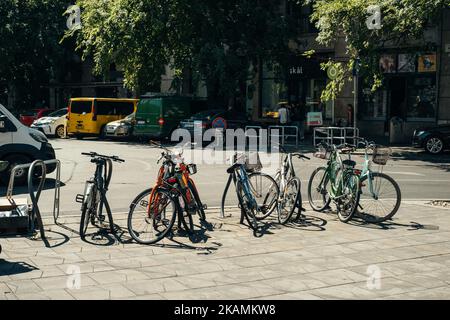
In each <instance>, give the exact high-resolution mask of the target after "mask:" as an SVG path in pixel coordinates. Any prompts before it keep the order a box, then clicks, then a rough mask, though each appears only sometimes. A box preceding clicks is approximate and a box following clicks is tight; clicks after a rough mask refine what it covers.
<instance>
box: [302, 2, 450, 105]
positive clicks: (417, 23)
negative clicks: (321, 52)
mask: <svg viewBox="0 0 450 320" xmlns="http://www.w3.org/2000/svg"><path fill="white" fill-rule="evenodd" d="M307 2H308V3H311V4H312V5H313V15H312V21H313V22H315V23H316V26H317V28H318V29H319V35H318V37H317V41H318V42H319V43H321V44H327V45H328V44H331V43H333V42H334V41H335V39H337V38H338V37H344V38H345V41H346V44H347V54H348V56H349V61H348V62H347V63H339V62H335V61H332V60H330V61H329V62H328V63H324V64H323V66H322V67H323V68H324V69H326V68H328V67H330V66H331V65H334V66H335V67H336V68H337V77H336V79H335V80H333V81H330V82H329V84H328V86H327V88H326V90H325V91H324V92H323V94H322V99H323V100H330V99H334V98H335V97H336V95H337V93H338V92H339V91H340V90H341V89H342V87H343V84H344V83H345V80H346V79H348V78H349V77H351V75H352V72H353V69H354V67H356V64H357V63H358V67H359V68H360V74H361V75H362V77H363V79H364V80H365V81H366V85H369V86H371V87H372V90H376V89H377V88H378V87H379V86H380V85H381V84H382V76H381V74H380V72H379V67H378V61H379V60H378V58H379V53H380V51H381V50H382V49H383V48H385V47H386V46H387V45H390V46H392V45H395V46H402V45H405V44H407V43H408V41H411V40H416V41H417V39H421V38H422V37H423V33H424V30H425V29H426V27H427V26H428V25H429V22H430V21H437V20H436V17H438V15H439V12H440V10H441V9H442V8H443V7H444V6H448V5H450V1H449V0H346V1H342V0H308V1H307ZM371 5H376V6H378V7H379V9H380V13H381V25H380V27H379V28H377V27H375V28H373V29H372V28H369V27H368V25H367V23H368V22H369V23H370V19H371V18H370V13H368V8H369V6H371ZM422 43H423V42H422Z"/></svg>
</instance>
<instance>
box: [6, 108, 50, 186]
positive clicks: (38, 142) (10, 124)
mask: <svg viewBox="0 0 450 320" xmlns="http://www.w3.org/2000/svg"><path fill="white" fill-rule="evenodd" d="M37 159H41V160H44V161H45V160H53V159H55V151H54V150H53V147H52V145H51V144H50V143H48V140H47V138H46V137H45V135H44V134H43V133H41V132H39V131H37V130H35V129H31V128H28V127H26V126H24V125H23V124H22V123H20V121H19V120H17V118H16V117H14V116H13V115H12V114H11V113H10V112H9V111H8V110H7V109H6V108H5V107H4V106H3V105H1V104H0V161H7V162H9V166H8V169H7V170H5V171H3V172H2V173H0V180H1V181H2V182H3V183H7V182H8V181H9V175H10V172H11V169H12V168H13V167H14V166H16V165H18V164H25V163H30V162H33V161H34V160H37ZM54 170H55V166H51V167H47V173H50V172H53V171H54ZM26 180H27V171H26V170H20V171H18V172H17V173H16V181H17V183H19V184H21V183H24V182H25V181H26Z"/></svg>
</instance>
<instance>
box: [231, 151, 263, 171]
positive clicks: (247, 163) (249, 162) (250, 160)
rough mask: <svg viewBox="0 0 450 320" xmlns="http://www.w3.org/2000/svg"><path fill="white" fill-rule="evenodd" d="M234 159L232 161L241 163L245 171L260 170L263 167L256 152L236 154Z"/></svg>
mask: <svg viewBox="0 0 450 320" xmlns="http://www.w3.org/2000/svg"><path fill="white" fill-rule="evenodd" d="M234 159H235V161H234V163H239V164H243V165H244V168H245V171H247V172H256V171H260V170H261V169H262V167H263V166H262V163H261V159H260V158H259V154H258V152H249V153H247V154H244V153H242V154H236V155H235V158H234Z"/></svg>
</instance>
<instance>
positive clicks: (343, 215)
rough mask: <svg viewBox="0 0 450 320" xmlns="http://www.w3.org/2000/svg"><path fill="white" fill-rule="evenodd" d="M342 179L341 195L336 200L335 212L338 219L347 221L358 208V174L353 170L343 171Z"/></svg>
mask: <svg viewBox="0 0 450 320" xmlns="http://www.w3.org/2000/svg"><path fill="white" fill-rule="evenodd" d="M342 179H344V181H343V190H342V195H343V197H342V198H340V199H339V200H338V201H337V213H338V217H339V220H341V221H342V222H348V221H350V219H351V218H352V217H353V215H354V214H355V212H356V209H357V208H358V203H359V196H360V192H359V190H360V189H359V187H360V181H359V176H358V175H357V174H355V173H354V172H353V171H351V170H348V171H347V172H344V175H343V177H342Z"/></svg>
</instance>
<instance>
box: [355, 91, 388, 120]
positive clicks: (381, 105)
mask: <svg viewBox="0 0 450 320" xmlns="http://www.w3.org/2000/svg"><path fill="white" fill-rule="evenodd" d="M387 97H388V94H387V91H386V90H379V91H377V92H372V91H371V90H370V89H364V90H363V92H362V99H363V101H362V102H363V103H362V106H361V107H362V108H361V109H362V110H361V114H362V117H363V118H364V119H368V120H385V119H386V113H387Z"/></svg>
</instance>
